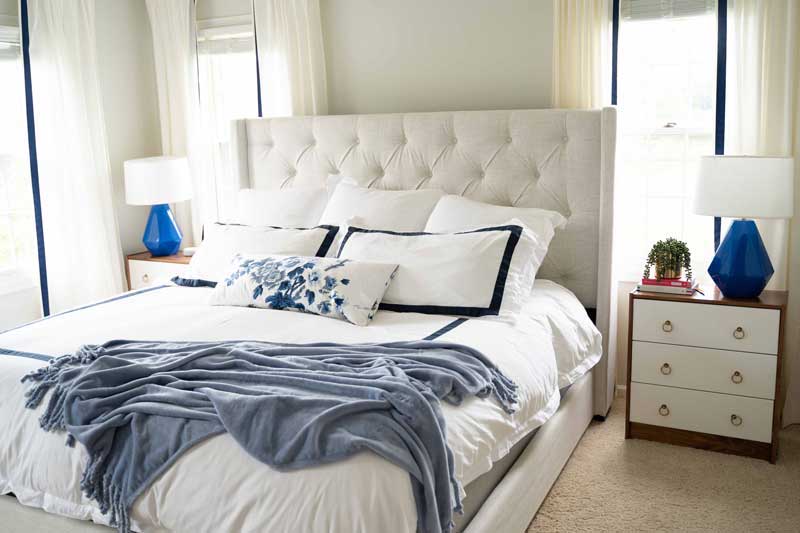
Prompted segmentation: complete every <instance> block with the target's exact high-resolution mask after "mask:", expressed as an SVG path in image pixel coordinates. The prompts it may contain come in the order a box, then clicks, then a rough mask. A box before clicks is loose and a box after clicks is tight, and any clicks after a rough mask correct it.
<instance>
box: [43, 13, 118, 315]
mask: <svg viewBox="0 0 800 533" xmlns="http://www.w3.org/2000/svg"><path fill="white" fill-rule="evenodd" d="M28 13H29V21H28V25H29V30H30V59H31V79H32V82H33V101H34V111H35V124H36V147H37V155H38V162H39V185H40V188H41V202H42V214H43V228H44V243H45V249H46V257H47V281H48V285H49V295H50V310H51V311H52V312H59V311H63V310H65V309H68V308H71V307H75V306H77V305H80V304H84V303H87V302H91V301H94V300H98V299H102V298H106V297H109V296H112V295H114V294H117V293H120V292H122V291H123V290H124V287H125V277H124V269H123V262H122V250H121V247H120V242H119V231H118V228H117V220H116V215H115V213H114V208H113V204H112V186H111V170H110V165H109V159H108V147H107V144H106V132H105V121H104V118H103V102H102V98H101V94H100V87H99V83H98V77H97V57H96V51H95V3H94V0H28Z"/></svg>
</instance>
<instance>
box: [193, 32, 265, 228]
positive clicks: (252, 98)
mask: <svg viewBox="0 0 800 533" xmlns="http://www.w3.org/2000/svg"><path fill="white" fill-rule="evenodd" d="M238 18H242V17H237V19H238ZM244 18H248V17H244ZM198 26H199V30H198V39H197V40H198V42H197V51H198V73H199V85H200V113H201V120H202V128H203V134H204V140H205V142H206V143H207V146H209V147H210V151H211V159H212V166H213V174H214V179H213V183H214V187H215V192H216V198H217V205H216V211H217V218H218V219H222V220H224V219H226V218H228V217H229V216H230V215H231V214H232V213H233V210H234V209H235V208H236V191H237V190H238V188H239V184H238V183H235V182H234V179H233V176H232V175H231V161H230V132H231V120H233V119H237V118H250V117H255V116H257V115H258V94H257V84H256V52H255V43H254V38H253V27H252V22H250V23H249V24H247V23H245V24H237V25H224V26H218V25H214V23H213V21H205V23H203V22H201V23H199V24H198ZM202 26H207V27H205V28H203V27H202Z"/></svg>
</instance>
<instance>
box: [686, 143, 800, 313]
mask: <svg viewBox="0 0 800 533" xmlns="http://www.w3.org/2000/svg"><path fill="white" fill-rule="evenodd" d="M793 182H794V160H793V159H792V158H790V157H756V156H722V155H719V156H704V157H702V158H701V161H700V175H699V177H698V180H697V188H696V191H695V197H694V212H695V213H696V214H698V215H711V216H716V217H736V218H737V220H734V221H733V223H732V224H731V227H730V229H729V230H728V233H727V234H726V235H725V239H724V240H723V241H722V244H720V246H719V248H718V249H717V253H716V255H715V256H714V259H713V260H712V261H711V264H710V265H709V267H708V273H709V274H710V275H711V279H713V280H714V283H716V284H717V287H719V290H720V291H721V292H722V294H723V295H725V296H727V297H730V298H755V297H756V296H758V295H759V294H761V291H763V290H764V287H766V285H767V282H769V279H770V278H771V277H772V274H773V273H774V272H775V270H774V269H773V268H772V262H771V261H770V260H769V255H767V250H766V248H765V247H764V242H763V241H762V240H761V235H760V234H759V232H758V228H757V227H756V223H755V222H754V221H752V220H749V218H791V217H792V206H793V202H794V187H793ZM744 217H747V218H744Z"/></svg>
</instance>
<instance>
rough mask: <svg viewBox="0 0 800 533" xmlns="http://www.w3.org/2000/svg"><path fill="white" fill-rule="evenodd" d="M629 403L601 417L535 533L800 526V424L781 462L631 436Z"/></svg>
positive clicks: (787, 433)
mask: <svg viewBox="0 0 800 533" xmlns="http://www.w3.org/2000/svg"><path fill="white" fill-rule="evenodd" d="M624 426H625V404H624V402H623V401H620V400H618V401H617V402H616V403H615V405H614V408H613V410H612V412H611V416H610V417H609V418H608V420H606V421H605V422H593V423H592V425H591V426H590V427H589V429H588V430H587V432H586V434H585V435H584V437H583V440H582V441H581V443H580V444H579V445H578V447H577V448H576V450H575V452H574V454H573V456H572V459H570V461H569V462H568V463H567V466H566V467H565V468H564V471H563V472H562V473H561V476H560V477H559V479H558V481H557V482H556V484H555V485H554V486H553V489H552V490H551V491H550V495H549V496H548V497H547V499H546V500H545V501H544V504H543V505H542V507H541V508H540V509H539V513H538V514H537V516H536V518H535V519H534V520H533V522H532V523H531V525H530V527H529V529H528V531H529V532H533V531H535V532H542V531H559V532H561V531H568V532H574V531H615V532H616V531H698V532H699V531H704V532H706V531H719V532H739V531H742V532H751V531H752V532H756V531H757V532H762V531H763V532H766V531H780V532H783V531H786V532H798V531H800V427H798V426H794V427H792V428H789V429H787V430H784V431H783V432H782V433H781V442H780V447H779V456H778V463H777V464H776V465H771V464H769V463H767V462H766V461H760V460H756V459H747V458H743V457H736V456H732V455H725V454H721V453H714V452H706V451H702V450H694V449H691V448H683V447H679V446H671V445H668V444H659V443H654V442H647V441H643V440H628V441H626V440H625V431H624Z"/></svg>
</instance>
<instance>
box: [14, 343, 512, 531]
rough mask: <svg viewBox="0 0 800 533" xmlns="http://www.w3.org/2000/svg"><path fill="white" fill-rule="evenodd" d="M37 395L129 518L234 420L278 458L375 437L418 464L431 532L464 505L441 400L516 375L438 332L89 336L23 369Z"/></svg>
mask: <svg viewBox="0 0 800 533" xmlns="http://www.w3.org/2000/svg"><path fill="white" fill-rule="evenodd" d="M23 381H32V382H34V385H33V386H32V387H30V388H29V389H28V390H27V391H26V397H27V403H26V406H27V407H29V408H36V407H37V406H38V405H39V404H40V403H41V402H42V400H43V399H44V397H45V395H46V394H47V392H48V391H50V390H52V394H51V396H50V399H49V403H48V405H47V409H46V410H45V412H44V414H43V415H42V417H41V419H40V424H41V426H42V428H44V429H45V430H48V431H54V430H66V431H67V432H68V434H69V435H68V437H67V442H68V444H70V445H73V444H74V442H75V440H77V441H79V442H80V443H82V444H83V445H84V446H85V447H86V449H87V451H88V455H89V461H88V464H87V466H86V469H85V470H84V472H83V477H82V479H81V488H82V489H83V491H84V492H85V494H86V495H87V496H88V497H89V498H92V499H94V500H96V501H97V502H98V504H99V506H100V510H101V511H102V512H103V513H110V517H109V518H110V520H111V523H112V525H116V526H117V528H118V529H119V531H121V532H127V531H129V530H130V518H129V511H130V509H131V506H132V505H133V502H134V501H135V499H136V498H137V497H138V496H139V495H140V494H141V493H142V491H144V490H145V489H146V488H147V487H148V486H149V485H150V484H151V483H152V482H153V481H154V480H155V479H156V477H157V476H158V475H159V474H161V473H162V472H163V471H164V470H165V469H166V468H167V467H169V466H170V465H171V464H172V463H174V462H175V461H176V460H177V459H178V458H179V457H180V455H181V453H183V452H184V451H185V450H187V449H189V448H190V447H191V446H193V445H194V444H197V443H198V442H200V441H201V440H203V439H206V438H208V437H211V436H213V435H217V434H219V433H222V432H225V431H227V432H228V433H230V434H231V436H232V437H233V438H234V439H235V440H236V441H237V442H238V443H239V444H240V445H241V446H242V447H243V448H244V449H245V450H246V451H247V452H248V453H250V454H251V455H252V456H254V457H255V458H257V459H258V460H260V461H262V462H264V463H266V464H268V465H270V466H272V467H274V468H276V469H279V470H290V469H298V468H303V467H305V466H311V465H317V464H323V463H328V462H332V461H338V460H341V459H344V458H346V457H349V456H351V455H353V454H356V453H358V452H362V451H365V450H371V451H372V452H374V453H377V454H378V455H380V456H381V457H384V458H385V459H387V460H388V461H390V462H392V463H394V464H396V465H398V466H400V467H402V468H403V469H405V470H407V471H408V472H409V474H410V476H411V483H412V488H413V493H414V497H415V500H416V506H417V512H418V529H419V530H421V531H432V532H438V531H449V530H450V528H451V527H452V515H453V511H454V510H455V511H460V510H461V502H460V499H459V495H458V494H459V492H458V491H459V488H458V482H457V480H456V478H455V475H454V467H453V455H452V452H451V451H450V449H449V447H448V446H447V442H446V439H445V427H444V418H443V417H442V413H441V407H440V405H439V401H440V400H444V401H446V402H448V403H452V404H459V403H460V402H461V401H462V400H463V399H464V398H466V397H469V396H473V395H477V396H479V397H486V396H488V395H490V394H493V395H494V396H495V397H496V398H497V400H498V401H499V402H500V403H501V404H502V406H503V407H504V408H505V409H506V410H507V411H508V412H512V410H513V407H514V404H515V403H516V388H517V387H516V385H515V384H514V383H513V382H512V381H511V380H509V379H508V378H507V377H506V376H504V375H503V374H502V373H501V372H500V371H499V370H498V369H497V368H496V367H495V366H494V365H493V364H492V363H491V362H490V361H489V360H488V359H486V357H484V356H483V355H482V354H481V353H479V352H477V351H476V350H473V349H471V348H469V347H466V346H462V345H457V344H447V343H441V342H432V341H412V342H393V343H386V344H356V345H338V344H329V343H321V344H304V345H287V344H274V343H266V342H255V341H238V342H139V341H125V340H116V341H110V342H108V343H106V344H104V345H102V346H84V347H82V348H81V349H80V350H78V352H77V353H75V354H74V355H66V356H63V357H59V358H57V359H54V360H53V361H52V362H51V363H50V365H48V366H46V367H43V368H40V369H38V370H36V371H34V372H32V373H30V374H28V375H27V376H25V377H24V378H23Z"/></svg>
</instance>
